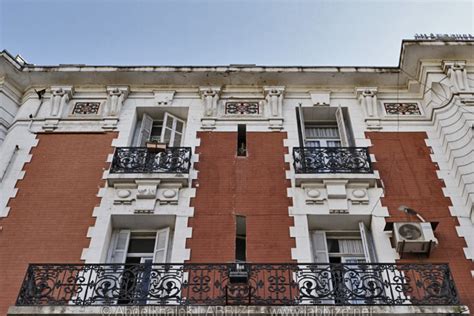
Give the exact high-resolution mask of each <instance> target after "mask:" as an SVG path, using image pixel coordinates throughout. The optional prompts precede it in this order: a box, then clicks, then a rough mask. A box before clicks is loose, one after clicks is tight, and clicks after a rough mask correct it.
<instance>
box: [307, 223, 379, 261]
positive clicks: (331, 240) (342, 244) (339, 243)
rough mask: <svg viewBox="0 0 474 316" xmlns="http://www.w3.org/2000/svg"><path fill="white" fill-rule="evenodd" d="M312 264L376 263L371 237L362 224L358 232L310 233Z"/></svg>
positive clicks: (320, 231) (318, 231) (317, 231)
mask: <svg viewBox="0 0 474 316" xmlns="http://www.w3.org/2000/svg"><path fill="white" fill-rule="evenodd" d="M312 242H313V254H314V262H321V263H346V262H359V263H363V262H374V261H376V255H375V250H374V246H373V242H372V236H371V234H370V232H369V231H368V229H367V228H366V226H365V224H364V223H363V222H360V223H359V230H347V231H323V230H315V231H313V232H312Z"/></svg>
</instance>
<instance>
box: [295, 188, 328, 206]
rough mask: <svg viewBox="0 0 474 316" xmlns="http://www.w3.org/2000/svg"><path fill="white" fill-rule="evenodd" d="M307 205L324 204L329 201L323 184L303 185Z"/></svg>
mask: <svg viewBox="0 0 474 316" xmlns="http://www.w3.org/2000/svg"><path fill="white" fill-rule="evenodd" d="M301 188H302V189H303V190H304V193H305V203H306V204H307V205H313V204H324V201H325V200H327V194H326V188H325V187H324V185H323V184H322V183H305V184H302V185H301Z"/></svg>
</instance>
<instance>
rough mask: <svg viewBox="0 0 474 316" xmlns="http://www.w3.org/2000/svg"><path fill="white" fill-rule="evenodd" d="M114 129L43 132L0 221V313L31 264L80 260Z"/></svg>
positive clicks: (2, 312) (92, 223)
mask: <svg viewBox="0 0 474 316" xmlns="http://www.w3.org/2000/svg"><path fill="white" fill-rule="evenodd" d="M115 136H116V134H115V133H106V134H40V135H38V139H39V143H38V146H37V147H35V148H33V149H32V150H31V154H32V155H33V158H32V160H31V162H30V163H28V164H26V165H25V167H24V170H25V171H26V173H25V177H24V179H23V180H19V181H18V182H17V185H16V187H17V188H18V193H17V195H16V197H15V198H12V199H10V201H9V206H10V213H9V215H8V217H6V218H2V219H0V226H2V227H3V229H2V231H0V315H5V314H6V311H7V309H8V307H9V306H10V305H13V304H14V303H15V300H16V296H17V295H18V292H19V289H20V285H21V282H22V280H23V277H24V275H25V272H26V268H27V265H28V263H43V262H44V263H47V262H51V263H79V262H81V260H80V257H81V253H82V249H83V248H87V247H88V246H89V239H88V238H87V237H86V234H87V230H88V228H89V227H90V226H93V225H94V219H93V218H92V211H93V209H94V207H95V206H97V205H98V204H99V203H100V199H99V198H98V197H97V196H96V195H97V192H98V190H99V187H100V186H102V185H103V180H101V178H102V173H103V169H104V168H106V167H107V164H106V159H107V155H108V154H109V153H111V152H112V147H111V143H112V139H113V138H114V137H115Z"/></svg>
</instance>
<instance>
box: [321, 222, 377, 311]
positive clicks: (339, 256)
mask: <svg viewBox="0 0 474 316" xmlns="http://www.w3.org/2000/svg"><path fill="white" fill-rule="evenodd" d="M312 242H313V254H314V261H315V262H316V263H322V266H323V267H324V263H344V264H345V266H340V265H332V266H329V267H328V270H329V271H330V274H329V276H328V278H327V281H328V282H324V281H322V282H321V284H323V285H324V288H321V289H320V291H321V293H326V292H329V293H330V292H336V293H337V292H341V293H347V294H348V295H349V297H351V299H350V300H349V302H350V303H351V304H364V303H367V302H366V301H365V300H364V297H363V296H360V295H361V294H360V293H359V292H358V286H360V284H362V283H363V282H364V276H366V274H367V273H373V272H372V271H371V269H370V267H366V268H367V269H365V268H364V267H361V266H358V264H360V263H370V262H376V260H377V259H376V256H375V250H374V247H373V242H372V237H371V234H370V232H369V231H368V229H367V228H366V226H365V224H364V223H363V222H359V230H352V231H351V230H347V231H323V230H315V231H313V232H312ZM367 271H370V272H367ZM359 291H360V289H359ZM351 295H352V296H351ZM352 297H353V298H354V299H352ZM345 299H347V298H344V296H342V297H338V296H337V295H335V296H334V297H333V298H331V299H323V300H322V302H323V303H324V304H345V303H347V302H346V301H345Z"/></svg>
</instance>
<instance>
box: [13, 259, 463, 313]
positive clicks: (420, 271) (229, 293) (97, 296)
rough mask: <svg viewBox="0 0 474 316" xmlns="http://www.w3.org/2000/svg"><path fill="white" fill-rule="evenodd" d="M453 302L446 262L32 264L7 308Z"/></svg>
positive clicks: (454, 293)
mask: <svg viewBox="0 0 474 316" xmlns="http://www.w3.org/2000/svg"><path fill="white" fill-rule="evenodd" d="M236 268H237V270H238V274H239V278H233V274H235V272H236V271H237V270H236ZM458 304H459V298H458V294H457V291H456V288H455V285H454V282H453V278H452V276H451V273H450V270H449V267H448V265H447V264H384V263H370V264H365V263H357V264H356V263H350V264H348V263H346V264H249V263H243V264H238V265H237V266H236V265H235V264H218V263H216V264H79V265H75V264H34V265H30V266H29V267H28V270H27V273H26V277H25V279H24V281H23V284H22V286H21V289H20V293H19V295H18V298H17V301H16V307H13V308H11V309H10V310H11V311H10V314H15V313H14V311H15V309H16V310H17V311H18V310H19V308H20V307H22V306H28V307H32V306H33V307H36V308H37V310H38V308H40V307H51V306H68V307H71V306H72V307H74V306H102V307H103V306H137V305H146V306H148V305H152V306H155V305H158V306H228V305H241V306H242V305H244V306H317V305H330V306H331V305H332V306H361V305H362V306H364V305H365V306H367V305H370V306H377V305H384V306H387V305H390V306H404V307H405V308H406V307H407V305H408V306H411V307H412V308H413V307H414V306H423V309H424V310H425V311H426V308H429V306H437V308H439V307H440V306H454V305H458ZM457 308H459V306H458V307H457ZM12 310H13V313H12ZM392 311H393V308H392Z"/></svg>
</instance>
